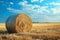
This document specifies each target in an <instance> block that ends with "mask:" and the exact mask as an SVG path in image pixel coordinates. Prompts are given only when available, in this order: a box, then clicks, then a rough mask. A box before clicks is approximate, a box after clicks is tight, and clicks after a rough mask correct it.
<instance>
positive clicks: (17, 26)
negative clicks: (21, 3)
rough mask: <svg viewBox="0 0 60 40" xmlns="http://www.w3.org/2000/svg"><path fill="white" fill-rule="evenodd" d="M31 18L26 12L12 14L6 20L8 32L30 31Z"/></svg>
mask: <svg viewBox="0 0 60 40" xmlns="http://www.w3.org/2000/svg"><path fill="white" fill-rule="evenodd" d="M31 27H32V20H31V18H30V17H29V16H27V15H26V14H19V15H12V16H10V17H9V18H8V19H7V21H6V28H7V30H8V32H9V33H20V32H30V30H31Z"/></svg>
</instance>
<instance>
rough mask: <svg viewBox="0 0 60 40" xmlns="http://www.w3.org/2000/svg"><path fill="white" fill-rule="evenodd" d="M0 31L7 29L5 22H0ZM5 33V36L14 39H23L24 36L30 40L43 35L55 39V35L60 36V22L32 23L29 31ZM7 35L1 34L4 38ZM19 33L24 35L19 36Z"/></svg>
mask: <svg viewBox="0 0 60 40" xmlns="http://www.w3.org/2000/svg"><path fill="white" fill-rule="evenodd" d="M0 31H7V30H6V25H5V23H0ZM7 35H8V37H7V38H10V37H14V38H16V40H24V38H25V39H26V38H27V37H28V39H26V40H32V39H33V38H37V37H38V38H41V37H43V36H44V37H47V38H53V39H51V40H55V37H57V38H59V37H60V23H32V28H31V33H21V34H7ZM7 35H2V36H3V38H4V37H5V36H7ZM19 35H20V36H19ZM21 35H25V36H21ZM26 35H29V36H26ZM32 37H33V38H32ZM44 37H43V39H44ZM12 39H13V38H12ZM43 39H42V40H43ZM59 39H60V38H59ZM7 40H8V39H7ZM9 40H10V39H9ZM34 40H40V39H34Z"/></svg>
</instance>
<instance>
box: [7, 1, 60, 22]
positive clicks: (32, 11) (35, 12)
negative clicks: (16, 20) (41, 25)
mask: <svg viewBox="0 0 60 40" xmlns="http://www.w3.org/2000/svg"><path fill="white" fill-rule="evenodd" d="M19 5H22V6H23V8H22V10H18V9H13V8H7V10H9V11H10V12H13V13H26V14H28V15H29V16H30V17H31V18H32V21H35V22H56V21H59V20H60V16H58V15H59V14H60V7H55V8H51V9H48V6H39V5H33V4H28V2H27V1H24V2H19ZM50 14H51V16H50ZM56 14H58V15H56ZM36 19H37V20H36Z"/></svg>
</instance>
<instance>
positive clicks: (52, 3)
mask: <svg viewBox="0 0 60 40" xmlns="http://www.w3.org/2000/svg"><path fill="white" fill-rule="evenodd" d="M50 4H51V5H55V6H60V3H58V2H51V3H50Z"/></svg>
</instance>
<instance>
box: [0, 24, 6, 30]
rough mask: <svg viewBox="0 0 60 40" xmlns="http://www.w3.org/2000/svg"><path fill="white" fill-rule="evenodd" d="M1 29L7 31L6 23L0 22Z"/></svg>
mask: <svg viewBox="0 0 60 40" xmlns="http://www.w3.org/2000/svg"><path fill="white" fill-rule="evenodd" d="M0 31H6V26H5V23H0Z"/></svg>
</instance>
